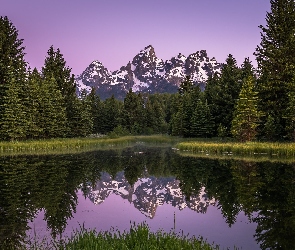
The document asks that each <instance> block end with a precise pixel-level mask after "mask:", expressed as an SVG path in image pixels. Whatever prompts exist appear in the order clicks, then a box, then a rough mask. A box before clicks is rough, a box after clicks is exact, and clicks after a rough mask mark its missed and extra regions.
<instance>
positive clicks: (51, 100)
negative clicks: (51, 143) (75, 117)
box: [39, 77, 67, 138]
mask: <svg viewBox="0 0 295 250" xmlns="http://www.w3.org/2000/svg"><path fill="white" fill-rule="evenodd" d="M40 85H41V86H40V95H41V99H40V103H39V106H40V107H39V127H40V129H41V137H43V138H54V137H64V136H65V135H66V133H67V117H66V112H65V105H64V98H63V97H62V94H61V92H60V91H59V90H58V87H57V82H56V80H55V78H54V77H45V78H44V79H42V81H41V83H40Z"/></svg>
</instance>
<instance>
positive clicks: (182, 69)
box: [76, 45, 223, 100]
mask: <svg viewBox="0 0 295 250" xmlns="http://www.w3.org/2000/svg"><path fill="white" fill-rule="evenodd" d="M222 66H223V64H222V63H218V62H217V61H216V59H215V58H214V57H212V58H211V59H210V58H209V57H208V55H207V52H206V50H200V51H197V52H195V53H192V54H190V55H189V56H188V57H186V56H184V55H183V54H181V53H179V54H178V55H177V56H175V57H172V58H171V59H170V60H166V61H163V60H162V59H160V58H158V57H157V56H156V53H155V49H154V47H153V46H152V45H148V46H147V47H145V48H144V49H143V50H141V51H140V52H139V53H138V54H137V55H135V56H134V57H133V59H132V61H129V62H128V63H127V65H125V66H122V67H120V69H119V70H115V71H113V72H112V71H110V70H108V69H107V68H106V67H105V66H104V65H103V64H102V63H101V62H99V61H98V60H95V61H93V62H92V63H91V64H90V65H89V66H88V67H87V68H86V69H85V70H84V71H83V72H82V73H81V74H80V75H78V76H77V77H76V85H77V94H78V95H79V94H81V92H82V90H83V89H85V90H86V92H88V93H89V92H90V91H91V88H92V87H94V89H95V91H96V93H97V94H98V95H99V96H100V97H101V98H102V99H106V98H108V97H110V96H111V95H114V96H115V97H116V98H117V99H121V100H122V99H124V97H125V95H126V93H127V92H128V91H129V89H132V91H133V92H147V93H151V94H153V93H175V92H177V90H178V87H179V85H180V83H181V82H182V81H183V80H184V79H185V76H186V75H190V76H191V80H192V82H193V83H194V84H196V85H199V86H200V87H201V89H204V87H205V84H206V80H207V79H208V77H209V75H211V74H213V73H214V72H220V70H221V68H222Z"/></svg>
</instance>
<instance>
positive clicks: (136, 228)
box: [27, 224, 219, 250]
mask: <svg viewBox="0 0 295 250" xmlns="http://www.w3.org/2000/svg"><path fill="white" fill-rule="evenodd" d="M50 246H53V249H61V250H69V249H71V250H80V249H98V250H99V249H101V250H105V249H110V250H112V249H113V250H117V249H122V250H129V249H132V250H133V249H134V250H142V249H171V250H178V249H184V250H185V249H187V250H190V249H195V250H215V249H219V248H218V246H214V245H210V244H209V243H207V242H206V241H205V240H203V239H202V238H195V237H188V236H184V235H178V234H176V233H174V232H172V231H171V232H169V233H166V232H163V231H158V232H156V233H153V232H151V231H150V228H149V227H148V225H145V224H140V225H132V226H131V228H130V231H124V232H119V231H118V230H116V231H115V230H114V229H112V230H110V231H103V232H96V231H95V230H86V229H80V230H79V231H77V232H75V233H74V235H73V236H72V237H71V238H70V239H69V240H66V241H65V242H64V241H61V242H52V243H51V244H48V243H47V244H45V243H37V242H34V243H33V244H32V245H27V247H29V249H34V250H35V249H49V247H50Z"/></svg>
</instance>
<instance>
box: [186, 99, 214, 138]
mask: <svg viewBox="0 0 295 250" xmlns="http://www.w3.org/2000/svg"><path fill="white" fill-rule="evenodd" d="M213 129H214V121H213V117H212V115H211V113H210V109H209V106H208V104H207V101H206V100H205V101H204V97H202V98H200V99H199V101H198V102H197V105H196V108H195V110H194V112H193V115H192V117H191V136H193V137H211V136H212V135H213Z"/></svg>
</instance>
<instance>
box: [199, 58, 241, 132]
mask: <svg viewBox="0 0 295 250" xmlns="http://www.w3.org/2000/svg"><path fill="white" fill-rule="evenodd" d="M241 78H242V71H241V69H240V68H239V67H238V66H237V62H236V59H235V58H234V57H233V56H232V55H231V54H229V55H228V57H227V59H226V64H225V65H224V66H223V68H222V70H221V74H220V75H219V74H218V73H215V74H214V75H213V76H211V77H209V78H208V81H207V85H206V89H205V98H206V99H207V101H208V105H209V108H210V112H211V114H212V116H213V117H214V123H215V129H214V130H215V134H217V130H218V128H225V134H226V135H227V136H228V135H230V127H231V122H232V119H233V112H234V107H235V105H236V101H237V99H238V96H239V93H240V88H241V81H242V79H241Z"/></svg>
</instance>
